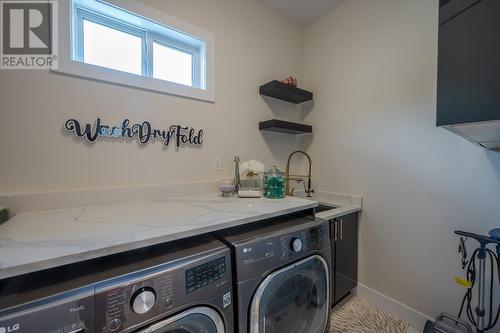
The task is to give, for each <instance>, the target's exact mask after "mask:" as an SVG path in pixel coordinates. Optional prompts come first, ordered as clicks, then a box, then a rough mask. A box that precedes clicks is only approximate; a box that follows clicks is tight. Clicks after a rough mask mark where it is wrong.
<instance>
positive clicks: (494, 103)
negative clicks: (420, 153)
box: [437, 0, 500, 126]
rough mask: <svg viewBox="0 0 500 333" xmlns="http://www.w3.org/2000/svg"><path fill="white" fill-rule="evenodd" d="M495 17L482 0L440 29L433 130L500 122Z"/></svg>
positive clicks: (499, 4) (498, 9) (498, 22)
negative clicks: (435, 114)
mask: <svg viewBox="0 0 500 333" xmlns="http://www.w3.org/2000/svg"><path fill="white" fill-rule="evenodd" d="M452 4H453V2H450V3H449V4H446V5H445V6H450V5H452ZM443 8H445V7H443ZM499 13H500V1H498V0H482V1H479V2H477V3H475V4H474V5H472V6H471V7H469V8H468V9H467V10H465V11H464V12H461V13H460V14H458V15H456V16H454V17H453V18H451V19H449V20H448V21H446V23H443V24H441V25H440V27H439V56H438V92H437V125H438V126H443V125H450V124H462V123H471V122H480V121H488V120H497V119H500V94H499V91H500V61H499V59H500V42H499V39H498V35H499V34H500V19H499V18H498V15H499Z"/></svg>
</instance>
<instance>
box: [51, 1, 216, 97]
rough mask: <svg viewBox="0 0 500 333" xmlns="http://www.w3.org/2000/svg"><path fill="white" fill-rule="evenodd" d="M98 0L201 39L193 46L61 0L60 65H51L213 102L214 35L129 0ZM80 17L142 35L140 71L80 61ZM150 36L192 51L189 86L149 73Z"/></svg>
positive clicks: (108, 80)
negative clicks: (198, 43) (190, 84)
mask: <svg viewBox="0 0 500 333" xmlns="http://www.w3.org/2000/svg"><path fill="white" fill-rule="evenodd" d="M78 2H83V3H84V2H85V0H78ZM98 2H99V3H104V4H109V5H111V6H115V7H117V8H118V9H120V10H124V11H127V12H129V13H131V14H133V15H135V16H137V17H142V18H144V19H145V20H148V21H150V22H154V23H156V24H159V25H161V26H164V27H167V28H168V29H169V30H170V31H172V32H173V33H174V34H179V32H182V35H184V36H187V37H189V36H193V37H189V38H192V39H193V38H195V39H196V40H200V41H201V42H202V44H200V45H201V46H199V47H194V46H193V45H191V44H189V43H183V42H182V41H179V40H176V39H175V38H170V37H169V36H167V35H166V34H162V33H157V32H156V31H151V30H147V29H142V28H141V27H138V26H135V25H129V24H127V23H126V22H122V21H120V20H114V19H113V18H110V17H108V16H101V15H99V14H98V13H95V12H92V11H91V10H87V9H85V8H81V7H79V6H78V8H77V7H74V6H73V1H72V0H60V1H59V32H58V37H59V66H58V68H57V69H54V70H53V71H55V72H61V73H64V74H70V75H74V76H79V77H84V78H90V79H94V80H98V81H104V82H111V83H116V84H119V85H124V86H130V87H136V88H139V89H145V90H150V91H155V92H160V93H165V94H170V95H176V96H183V97H187V98H192V99H197V100H202V101H207V102H215V77H214V75H215V59H214V57H215V37H214V35H213V34H211V33H209V32H207V31H205V30H203V29H200V28H198V27H195V26H193V25H191V24H189V23H186V22H184V21H181V20H179V19H177V18H175V17H172V16H169V15H166V14H164V13H162V12H160V11H158V10H156V9H153V8H151V7H149V6H146V5H144V4H141V3H137V2H134V1H130V0H107V1H106V2H104V1H101V0H98ZM74 10H77V13H74V12H73V11H74ZM74 14H75V16H74ZM73 17H75V18H76V21H75V22H73ZM83 19H88V20H89V21H91V22H94V23H97V24H102V25H104V26H107V27H110V28H112V29H116V30H119V31H123V32H126V33H129V34H132V35H136V36H139V37H141V38H143V40H144V44H143V50H142V52H143V58H142V59H143V60H144V59H146V61H143V64H142V76H141V75H136V74H132V73H127V72H122V71H118V70H114V69H111V68H106V67H100V66H96V65H92V64H88V63H84V62H83V61H82V60H83V50H82V49H81V48H80V47H79V45H81V43H78V41H79V40H81V38H82V35H81V33H82V32H81V30H82V29H81V26H82V24H83V23H82V22H83ZM73 23H75V25H73ZM153 42H156V43H158V44H161V45H165V46H167V47H170V48H174V49H177V50H180V51H183V52H187V53H190V54H192V56H193V70H192V73H193V78H192V82H193V86H192V87H191V86H186V85H182V84H178V83H174V82H169V81H165V80H160V79H156V78H153V77H152V73H153V68H152V64H153V61H152V60H153V59H152V56H153V55H152V48H153ZM200 73H201V74H200Z"/></svg>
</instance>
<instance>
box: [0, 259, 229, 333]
mask: <svg viewBox="0 0 500 333" xmlns="http://www.w3.org/2000/svg"><path fill="white" fill-rule="evenodd" d="M227 262H229V251H227V254H222V253H221V254H219V255H218V256H215V255H214V256H213V257H211V258H208V259H206V260H199V261H197V262H191V263H186V264H184V265H183V264H180V265H179V266H172V265H162V266H158V267H155V268H152V269H148V270H145V271H141V272H136V273H132V274H129V275H125V276H122V277H120V278H117V279H113V280H111V281H105V282H103V283H101V284H98V285H96V291H95V308H96V315H95V316H96V332H99V333H118V332H123V331H125V332H130V331H133V330H136V329H138V328H140V327H141V325H144V323H145V322H148V321H151V320H155V319H157V318H163V317H164V316H165V315H166V314H168V313H171V312H172V313H173V312H175V311H176V310H175V309H176V306H180V305H182V304H190V303H191V302H192V301H193V300H194V299H196V298H197V297H199V293H202V295H204V296H205V295H206V299H209V298H211V297H213V296H215V295H217V294H218V293H221V292H222V289H227V287H228V286H230V285H231V284H230V282H228V276H229V274H230V272H228V267H227V266H226V263H227ZM209 285H210V288H204V287H206V286H209ZM0 333H1V332H0Z"/></svg>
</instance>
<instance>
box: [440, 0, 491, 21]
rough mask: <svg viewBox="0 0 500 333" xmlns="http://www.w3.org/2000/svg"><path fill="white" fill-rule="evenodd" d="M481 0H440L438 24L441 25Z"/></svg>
mask: <svg viewBox="0 0 500 333" xmlns="http://www.w3.org/2000/svg"><path fill="white" fill-rule="evenodd" d="M479 1H481V0H440V1H439V24H443V23H444V22H446V21H448V20H449V19H451V18H453V17H454V16H456V15H458V14H460V13H462V12H463V11H465V10H467V9H468V8H470V7H471V6H473V5H475V4H476V3H478V2H479Z"/></svg>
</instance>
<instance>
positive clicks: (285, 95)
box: [259, 80, 313, 104]
mask: <svg viewBox="0 0 500 333" xmlns="http://www.w3.org/2000/svg"><path fill="white" fill-rule="evenodd" d="M259 93H260V94H261V95H264V96H269V97H273V98H277V99H281V100H283V101H286V102H290V103H294V104H299V103H304V102H308V101H312V99H313V93H312V92H309V91H307V90H303V89H299V88H296V87H292V86H289V85H287V84H284V83H281V82H279V81H276V80H274V81H271V82H269V83H266V84H264V85H262V86H260V88H259Z"/></svg>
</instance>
